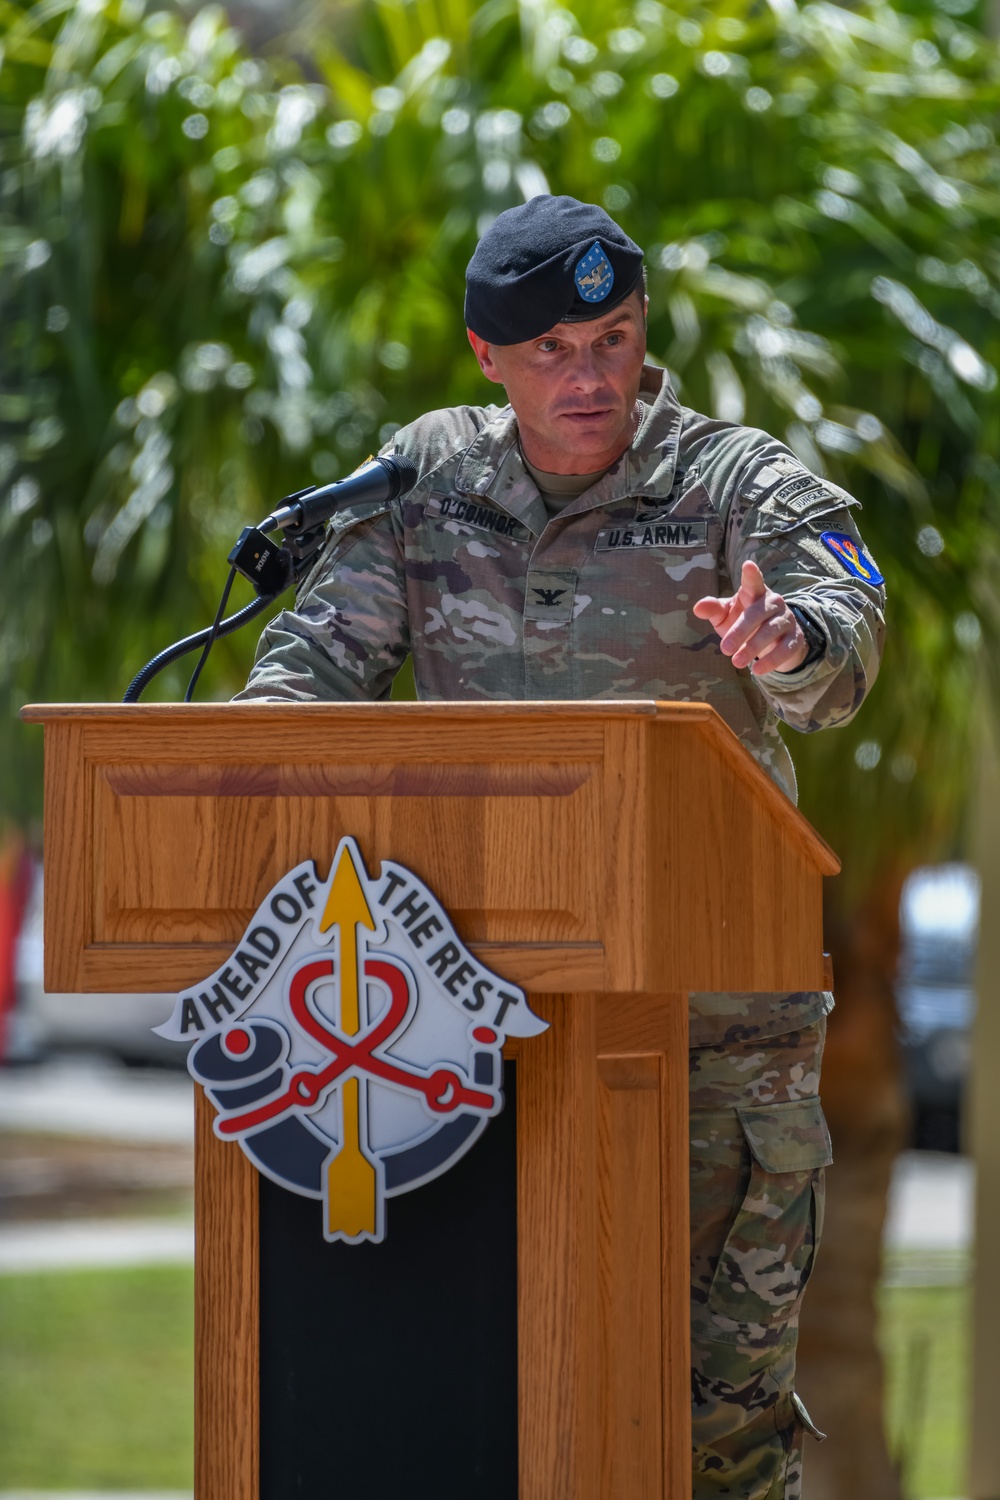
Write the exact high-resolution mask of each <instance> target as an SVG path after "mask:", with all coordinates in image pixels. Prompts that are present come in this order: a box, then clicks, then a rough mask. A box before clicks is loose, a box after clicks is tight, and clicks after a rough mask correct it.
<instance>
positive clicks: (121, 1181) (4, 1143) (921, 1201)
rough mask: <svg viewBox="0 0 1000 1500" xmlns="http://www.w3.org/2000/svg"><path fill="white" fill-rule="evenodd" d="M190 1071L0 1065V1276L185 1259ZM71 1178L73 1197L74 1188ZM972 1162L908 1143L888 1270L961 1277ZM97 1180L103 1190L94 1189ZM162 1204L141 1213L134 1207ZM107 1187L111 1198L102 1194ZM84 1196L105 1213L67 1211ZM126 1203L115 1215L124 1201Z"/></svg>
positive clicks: (892, 1208) (890, 1224) (890, 1227)
mask: <svg viewBox="0 0 1000 1500" xmlns="http://www.w3.org/2000/svg"><path fill="white" fill-rule="evenodd" d="M192 1087H193V1086H192V1083H191V1080H190V1078H189V1077H188V1075H187V1074H186V1073H182V1072H180V1071H178V1072H162V1071H158V1070H136V1069H128V1068H123V1067H119V1066H116V1065H114V1064H112V1063H109V1062H103V1061H101V1060H99V1059H88V1058H86V1057H68V1056H67V1057H65V1058H61V1059H60V1058H56V1059H54V1060H53V1061H51V1062H49V1063H45V1064H43V1065H39V1066H31V1067H19V1068H17V1069H14V1070H10V1069H8V1070H6V1071H0V1275H4V1274H6V1275H14V1274H18V1273H21V1272H26V1271H31V1272H40V1271H63V1270H69V1269H83V1268H87V1267H98V1266H135V1265H149V1264H178V1263H180V1264H191V1262H192V1260H193V1256H194V1223H193V1219H192V1218H191V1215H190V1211H189V1209H188V1210H187V1211H185V1210H184V1209H183V1208H182V1209H181V1211H180V1212H178V1205H177V1195H178V1190H179V1189H182V1188H183V1189H186V1190H187V1193H188V1195H189V1193H190V1187H191V1185H192V1178H193V1137H194V1123H193V1105H192ZM68 1183H70V1184H72V1186H73V1189H74V1191H75V1193H76V1195H77V1196H76V1197H74V1196H73V1193H72V1192H71V1191H70V1189H69V1187H68V1185H67V1184H68ZM974 1183H975V1177H974V1170H973V1165H972V1163H971V1161H969V1160H967V1159H966V1158H963V1157H956V1156H949V1155H944V1154H937V1153H932V1152H923V1151H921V1152H916V1151H910V1152H905V1153H904V1154H903V1155H902V1156H900V1158H899V1159H898V1161H897V1164H896V1169H895V1173H894V1176H893V1184H892V1190H891V1193H890V1199H889V1211H888V1217H887V1221H886V1231H885V1247H886V1252H887V1253H886V1265H887V1279H888V1280H889V1281H890V1282H892V1283H895V1284H909V1285H920V1284H940V1283H941V1282H942V1281H950V1280H956V1281H957V1280H961V1279H964V1277H965V1275H966V1274H967V1270H968V1261H969V1255H970V1251H971V1244H972V1235H973V1192H974ZM102 1192H103V1193H104V1194H105V1197H104V1198H102V1197H101V1194H102ZM157 1194H158V1195H159V1197H160V1198H161V1199H162V1201H163V1205H164V1211H163V1212H160V1213H157V1212H155V1211H154V1212H149V1211H146V1212H144V1213H143V1214H141V1215H139V1214H136V1213H135V1211H134V1205H135V1203H136V1202H139V1201H141V1202H142V1203H143V1204H144V1205H147V1206H148V1205H149V1203H150V1202H152V1203H153V1204H154V1207H155V1202H156V1199H157ZM108 1195H110V1198H109V1197H108ZM78 1199H79V1201H82V1202H89V1203H90V1204H91V1205H92V1207H93V1208H94V1209H99V1208H100V1207H101V1206H102V1204H103V1203H104V1202H105V1201H110V1202H112V1203H113V1204H115V1205H116V1206H117V1212H116V1213H113V1214H112V1215H111V1216H107V1215H101V1214H99V1213H98V1212H90V1213H89V1214H83V1215H72V1216H67V1214H68V1211H69V1210H71V1208H72V1206H73V1204H74V1203H75V1202H76V1201H77V1200H78ZM128 1205H132V1212H130V1213H128V1215H127V1216H122V1213H121V1210H122V1207H123V1206H126V1207H127V1206H128ZM0 1500H192V1496H191V1494H190V1493H189V1492H180V1491H169V1492H167V1491H155V1492H154V1491H149V1490H144V1491H142V1492H135V1493H125V1492H118V1491H116V1492H115V1494H114V1495H113V1496H112V1495H107V1494H104V1493H101V1494H98V1493H97V1492H92V1491H79V1492H77V1491H74V1492H69V1491H64V1490H61V1491H59V1492H58V1494H54V1493H53V1494H49V1493H44V1492H42V1491H26V1490H14V1491H2V1490H0Z"/></svg>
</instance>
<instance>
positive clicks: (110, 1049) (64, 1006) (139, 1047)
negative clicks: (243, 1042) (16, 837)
mask: <svg viewBox="0 0 1000 1500" xmlns="http://www.w3.org/2000/svg"><path fill="white" fill-rule="evenodd" d="M28 887H29V888H28V892H27V900H26V903H25V905H24V907H23V911H22V915H21V922H20V927H19V930H18V931H17V933H16V937H15V942H14V964H13V972H14V997H13V1005H12V1008H11V1009H10V1010H9V1012H8V1014H7V1017H6V1025H5V1028H4V1033H3V1036H4V1040H3V1045H0V1061H3V1062H8V1063H26V1062H35V1061H39V1060H41V1059H42V1058H44V1057H47V1056H50V1055H51V1054H52V1053H54V1052H63V1051H85V1052H91V1053H101V1054H103V1055H105V1056H108V1057H112V1058H115V1059H117V1060H119V1061H121V1062H124V1063H128V1064H129V1065H131V1066H146V1065H149V1064H158V1065H161V1066H164V1067H175V1068H176V1067H183V1066H184V1065H185V1061H186V1056H187V1053H186V1049H185V1048H183V1047H178V1045H177V1043H176V1042H168V1041H165V1040H164V1039H163V1037H159V1036H156V1035H155V1033H154V1032H153V1030H152V1028H153V1027H154V1026H159V1025H160V1023H161V1022H162V1021H165V1020H166V1019H167V1016H168V1015H169V1014H170V1008H171V1005H172V1004H173V998H174V997H173V995H171V994H150V995H64V994H46V992H45V989H44V985H43V963H42V891H43V879H42V870H41V865H40V864H39V863H38V862H37V861H32V867H31V871H30V877H29V882H28Z"/></svg>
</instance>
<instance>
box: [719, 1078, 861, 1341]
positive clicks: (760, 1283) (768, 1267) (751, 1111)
mask: <svg viewBox="0 0 1000 1500" xmlns="http://www.w3.org/2000/svg"><path fill="white" fill-rule="evenodd" d="M737 1114H738V1115H739V1120H740V1124H741V1126H742V1128H743V1136H744V1140H745V1143H746V1145H745V1154H746V1156H748V1157H749V1172H748V1173H745V1178H746V1191H745V1193H744V1195H743V1199H742V1201H741V1203H740V1205H739V1207H738V1209H737V1211H736V1215H735V1217H734V1219H733V1222H732V1224H731V1225H730V1229H729V1233H728V1235H727V1236H726V1241H725V1244H724V1245H723V1248H722V1253H721V1255H720V1256H719V1263H718V1266H717V1267H716V1270H715V1274H714V1276H713V1278H712V1284H711V1287H710V1289H709V1294H708V1311H709V1313H710V1315H711V1318H712V1324H713V1331H714V1336H716V1337H722V1338H726V1337H727V1336H728V1337H731V1338H733V1339H739V1340H740V1341H741V1342H742V1341H744V1340H749V1342H750V1343H751V1344H752V1345H753V1346H754V1347H757V1348H767V1347H771V1346H774V1345H777V1344H778V1343H779V1342H780V1340H781V1337H782V1334H783V1332H784V1329H785V1327H786V1325H787V1323H788V1321H789V1319H790V1318H791V1317H793V1316H794V1314H795V1313H796V1312H797V1311H798V1305H799V1300H800V1298H801V1296H802V1292H803V1289H804V1288H805V1285H806V1282H807V1281H808V1280H809V1277H810V1275H811V1273H812V1268H813V1260H814V1258H815V1253H816V1246H817V1244H818V1243H819V1237H820V1234H821V1233H822V1229H823V1203H824V1184H823V1168H824V1167H826V1166H829V1164H830V1161H831V1160H832V1157H831V1152H830V1132H829V1130H828V1129H827V1124H826V1120H825V1118H824V1116H823V1110H822V1107H821V1105H820V1102H819V1100H818V1099H795V1100H792V1101H790V1102H789V1103H786V1104H769V1105H753V1106H745V1107H742V1108H739V1109H738V1110H737Z"/></svg>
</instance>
